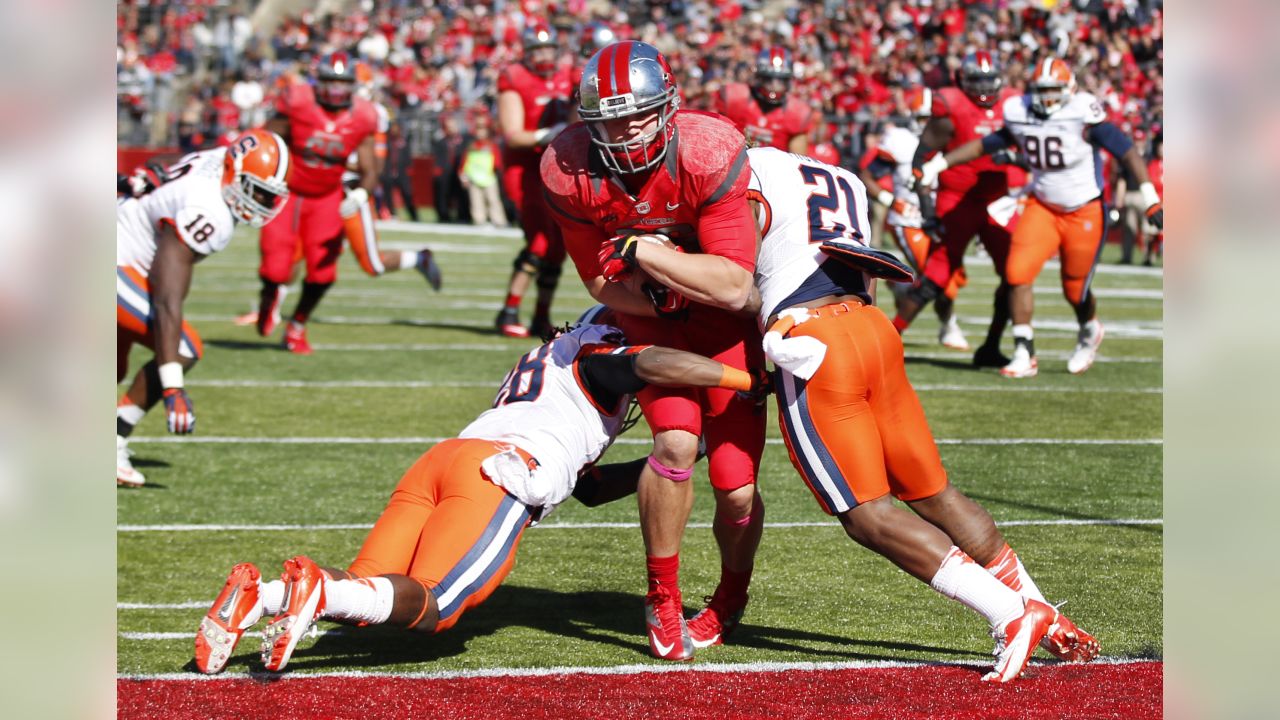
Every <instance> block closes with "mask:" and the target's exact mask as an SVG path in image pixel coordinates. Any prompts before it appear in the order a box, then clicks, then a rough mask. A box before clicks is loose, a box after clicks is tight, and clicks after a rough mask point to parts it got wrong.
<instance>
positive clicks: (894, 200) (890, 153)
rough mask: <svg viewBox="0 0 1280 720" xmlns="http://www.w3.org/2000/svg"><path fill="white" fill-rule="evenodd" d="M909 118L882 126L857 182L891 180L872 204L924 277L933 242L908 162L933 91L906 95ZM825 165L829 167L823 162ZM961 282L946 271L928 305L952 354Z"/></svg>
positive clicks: (896, 289) (963, 345) (960, 345)
mask: <svg viewBox="0 0 1280 720" xmlns="http://www.w3.org/2000/svg"><path fill="white" fill-rule="evenodd" d="M906 105H907V112H908V113H909V115H908V119H907V121H906V127H903V126H900V125H895V124H890V125H887V126H885V129H884V132H883V133H882V134H881V137H880V144H879V147H878V148H877V150H876V157H875V158H874V159H873V160H872V161H871V163H870V164H869V165H867V167H865V168H863V169H862V172H861V176H862V178H861V179H862V182H863V183H865V184H866V186H867V187H879V180H880V178H882V177H884V176H885V175H889V176H890V177H891V178H892V179H893V192H889V191H888V190H883V189H882V190H880V191H879V192H878V193H877V194H876V196H875V198H874V199H875V201H876V202H878V203H880V204H881V205H883V206H884V207H886V208H887V209H888V211H889V212H888V216H887V217H886V218H885V224H886V225H888V226H889V232H890V234H892V235H893V239H894V242H896V243H897V245H898V249H900V250H901V251H902V254H903V256H904V257H906V259H907V263H908V264H910V265H911V269H912V270H913V271H915V273H916V275H917V276H922V275H923V274H924V266H925V260H926V259H927V258H928V256H929V251H930V250H931V249H932V248H933V238H931V237H930V236H929V234H928V233H926V232H925V231H924V229H923V228H922V227H921V226H922V224H923V222H924V217H923V215H921V213H920V205H919V204H918V203H919V201H918V200H917V197H916V191H915V177H914V176H913V174H912V172H911V159H912V158H913V157H915V154H916V147H917V146H918V145H919V144H920V137H919V136H920V132H921V130H922V129H923V124H924V123H927V122H928V121H929V112H930V109H931V107H932V106H933V92H932V91H931V90H929V88H927V87H918V88H914V89H912V90H911V91H910V92H909V93H907V96H906ZM828 164H830V163H828ZM966 283H967V279H966V277H965V271H964V268H963V267H959V268H956V269H955V270H953V271H952V272H951V277H950V278H949V279H948V280H947V284H946V286H945V287H943V289H942V292H941V293H939V294H938V296H937V298H936V299H935V300H934V302H933V307H934V310H935V311H936V312H937V313H938V323H939V325H940V327H939V328H938V342H939V343H941V344H942V346H943V347H948V348H952V349H953V350H968V349H969V341H968V340H966V339H965V337H964V332H963V331H962V330H960V323H958V322H956V317H955V299H956V294H957V293H959V292H960V288H962V287H964V286H965V284H966ZM890 287H891V288H892V289H893V296H894V302H895V303H896V304H897V305H899V306H901V304H902V298H903V296H904V295H905V293H906V292H907V289H908V288H909V287H912V286H909V285H903V284H901V283H893V284H892V285H891V286H890Z"/></svg>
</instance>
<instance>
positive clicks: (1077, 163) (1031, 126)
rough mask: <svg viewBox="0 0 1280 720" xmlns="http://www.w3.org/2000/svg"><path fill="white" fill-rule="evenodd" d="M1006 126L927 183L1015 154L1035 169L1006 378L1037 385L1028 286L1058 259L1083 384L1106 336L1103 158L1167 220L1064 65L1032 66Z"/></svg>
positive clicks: (1017, 252) (1015, 283)
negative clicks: (1098, 294) (1100, 272)
mask: <svg viewBox="0 0 1280 720" xmlns="http://www.w3.org/2000/svg"><path fill="white" fill-rule="evenodd" d="M1003 114H1004V121H1005V124H1004V127H1003V128H1002V129H1000V130H997V131H996V132H993V133H991V134H989V135H987V136H985V137H982V138H979V139H977V140H973V141H972V142H969V143H966V144H965V145H962V146H961V147H959V148H957V149H955V150H953V151H951V152H949V153H947V154H946V155H945V156H941V157H939V158H936V159H934V160H930V161H929V162H928V163H926V164H925V165H926V172H925V174H924V177H923V178H922V179H923V180H926V181H927V179H928V176H929V175H931V174H932V173H934V172H936V171H942V170H945V169H947V168H951V167H953V166H960V168H963V167H964V166H965V163H972V162H973V161H975V160H976V159H977V158H981V157H984V156H986V155H989V154H991V153H994V152H998V151H1000V150H1002V149H1004V148H1007V147H1015V146H1016V147H1019V148H1020V149H1021V150H1022V152H1023V154H1024V155H1026V157H1027V161H1028V162H1030V163H1031V167H1032V168H1033V171H1032V185H1031V196H1030V197H1028V198H1027V203H1026V208H1025V209H1024V210H1023V211H1022V218H1021V219H1020V220H1019V221H1018V227H1017V229H1016V230H1015V231H1014V233H1013V242H1012V246H1011V248H1010V250H1009V260H1008V265H1007V268H1006V271H1005V279H1006V281H1007V282H1008V284H1009V305H1010V310H1011V313H1012V316H1013V341H1014V354H1013V359H1012V360H1011V361H1010V362H1009V364H1007V365H1005V366H1004V367H1003V368H1001V370H1000V374H1001V375H1004V376H1005V377H1011V378H1028V377H1034V376H1035V375H1036V373H1037V372H1038V363H1037V361H1036V351H1035V344H1034V334H1033V332H1032V329H1031V316H1032V312H1033V310H1034V309H1035V296H1034V294H1033V293H1032V285H1033V284H1034V283H1035V279H1036V276H1037V275H1039V274H1040V269H1041V268H1043V267H1044V264H1045V262H1046V261H1047V260H1049V258H1051V257H1053V256H1054V255H1055V254H1058V255H1060V256H1061V263H1062V267H1061V276H1062V294H1063V295H1064V296H1066V299H1067V302H1068V303H1070V305H1071V307H1072V308H1073V309H1074V310H1075V314H1076V320H1077V321H1078V322H1079V323H1080V333H1079V336H1078V339H1077V343H1076V348H1075V351H1074V352H1072V354H1071V357H1070V359H1068V360H1067V370H1068V371H1069V372H1070V373H1071V374H1073V375H1078V374H1080V373H1083V372H1084V371H1086V370H1088V369H1089V368H1090V367H1091V366H1092V365H1093V361H1094V359H1095V358H1096V357H1097V355H1098V346H1099V345H1100V344H1101V343H1102V336H1103V329H1102V324H1101V323H1099V322H1098V307H1097V299H1096V298H1095V297H1094V294H1093V293H1092V292H1091V291H1090V284H1091V282H1092V280H1093V270H1094V268H1095V267H1096V266H1097V263H1098V259H1099V258H1100V257H1101V255H1102V246H1103V242H1104V241H1105V239H1106V217H1107V214H1106V212H1105V210H1104V209H1103V207H1102V189H1103V188H1102V182H1101V180H1102V172H1101V169H1100V160H1101V158H1100V157H1099V155H1098V151H1099V149H1102V150H1106V151H1107V152H1108V153H1110V154H1111V156H1112V157H1114V158H1116V159H1117V160H1119V161H1120V162H1121V163H1123V164H1124V166H1125V168H1126V169H1127V170H1128V171H1129V173H1130V174H1131V175H1132V177H1134V178H1136V179H1137V181H1138V183H1139V185H1138V188H1139V191H1140V192H1141V194H1142V202H1143V206H1144V209H1145V214H1146V217H1147V218H1148V220H1149V221H1150V222H1151V223H1152V224H1153V225H1154V226H1155V227H1157V228H1160V227H1163V225H1164V211H1163V210H1162V208H1161V204H1160V196H1159V194H1157V193H1156V189H1155V187H1154V186H1153V185H1152V184H1151V179H1150V178H1149V177H1148V176H1147V168H1146V166H1145V165H1144V164H1143V161H1142V156H1141V155H1140V154H1139V153H1138V150H1137V148H1135V147H1134V145H1133V141H1132V140H1130V139H1129V137H1128V136H1127V135H1125V134H1124V132H1123V131H1122V130H1120V129H1119V128H1117V127H1116V126H1115V125H1113V124H1111V123H1110V122H1107V120H1106V117H1107V116H1106V113H1104V112H1103V110H1102V106H1101V105H1100V104H1099V103H1098V100H1097V98H1095V97H1094V96H1093V95H1091V94H1090V93H1087V92H1076V81H1075V75H1074V74H1073V73H1072V72H1071V68H1069V67H1067V64H1066V63H1065V62H1063V61H1062V60H1058V59H1056V58H1045V59H1043V60H1041V61H1040V62H1039V63H1037V64H1036V66H1035V70H1034V71H1033V73H1032V76H1031V78H1030V82H1029V83H1028V92H1027V93H1026V94H1025V95H1019V96H1015V97H1011V98H1009V99H1008V100H1006V101H1005V102H1004V113H1003Z"/></svg>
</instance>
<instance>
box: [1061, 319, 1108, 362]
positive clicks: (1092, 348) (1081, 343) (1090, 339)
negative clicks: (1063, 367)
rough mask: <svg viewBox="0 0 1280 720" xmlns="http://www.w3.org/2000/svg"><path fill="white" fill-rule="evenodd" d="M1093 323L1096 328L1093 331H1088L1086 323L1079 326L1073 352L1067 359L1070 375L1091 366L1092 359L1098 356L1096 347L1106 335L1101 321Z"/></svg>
mask: <svg viewBox="0 0 1280 720" xmlns="http://www.w3.org/2000/svg"><path fill="white" fill-rule="evenodd" d="M1094 325H1096V327H1097V328H1098V329H1097V330H1096V331H1095V332H1089V326H1088V325H1085V326H1084V327H1082V328H1080V335H1079V337H1078V339H1077V342H1076V349H1075V352H1073V353H1071V358H1070V359H1068V360H1067V372H1069V373H1071V374H1072V375H1079V374H1080V373H1082V372H1084V371H1085V370H1088V369H1089V368H1091V367H1093V361H1094V360H1096V359H1097V358H1098V347H1099V346H1101V345H1102V337H1103V336H1104V335H1106V331H1105V330H1103V329H1102V323H1100V322H1095V323H1094Z"/></svg>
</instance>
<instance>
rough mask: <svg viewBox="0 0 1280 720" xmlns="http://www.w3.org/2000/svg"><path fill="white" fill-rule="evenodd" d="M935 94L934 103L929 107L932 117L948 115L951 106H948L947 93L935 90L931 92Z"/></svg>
mask: <svg viewBox="0 0 1280 720" xmlns="http://www.w3.org/2000/svg"><path fill="white" fill-rule="evenodd" d="M930 95H932V96H933V103H932V104H931V106H930V107H929V115H930V117H936V118H940V117H947V116H948V115H950V114H951V108H949V107H947V96H946V93H943V92H941V91H935V92H932V93H930Z"/></svg>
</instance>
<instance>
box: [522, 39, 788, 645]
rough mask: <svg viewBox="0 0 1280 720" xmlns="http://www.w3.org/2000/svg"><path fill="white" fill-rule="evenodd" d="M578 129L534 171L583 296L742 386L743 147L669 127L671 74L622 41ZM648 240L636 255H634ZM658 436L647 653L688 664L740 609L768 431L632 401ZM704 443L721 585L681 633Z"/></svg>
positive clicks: (708, 122) (673, 93)
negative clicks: (693, 482) (684, 558)
mask: <svg viewBox="0 0 1280 720" xmlns="http://www.w3.org/2000/svg"><path fill="white" fill-rule="evenodd" d="M579 94H580V99H579V105H578V114H579V115H580V116H581V118H582V119H583V120H584V121H585V122H582V123H576V124H574V125H573V126H572V127H570V128H569V129H567V130H566V131H564V132H563V133H562V134H561V135H560V136H559V137H557V138H556V140H555V142H553V143H552V144H551V146H550V147H549V148H548V149H547V151H546V152H545V153H544V154H543V156H542V167H541V175H542V180H543V183H544V184H545V186H546V193H547V204H548V207H549V208H550V209H551V213H552V215H553V216H554V217H555V219H556V221H557V223H558V224H559V226H560V229H561V230H562V231H563V233H564V238H565V245H566V247H567V249H568V252H569V254H570V256H572V257H573V261H574V264H575V265H576V266H577V269H578V274H579V275H580V276H581V278H582V281H583V282H584V283H585V284H586V286H587V290H588V291H589V292H590V293H591V295H592V297H594V298H595V299H596V300H597V301H599V302H602V303H604V304H606V305H608V306H609V307H610V308H612V309H614V310H615V311H617V312H618V313H619V316H620V319H619V321H618V325H619V327H621V328H622V329H623V330H624V332H626V333H627V334H628V337H631V336H633V335H634V337H635V338H636V339H637V341H638V342H646V343H649V342H658V341H661V342H662V343H664V344H666V345H668V346H671V347H676V348H680V349H684V350H690V351H692V352H696V353H699V354H702V355H705V356H707V357H711V358H712V359H715V360H718V361H720V362H723V363H725V364H727V365H730V366H732V367H736V368H739V369H742V370H746V369H748V368H756V367H761V362H762V358H763V352H762V349H761V345H760V343H761V336H760V331H759V329H758V328H757V327H756V323H755V321H754V320H753V319H752V318H750V317H749V316H748V315H746V314H742V313H741V311H742V310H743V308H744V307H746V306H747V304H748V301H749V300H750V298H751V297H752V293H753V292H754V287H753V279H752V273H753V272H754V269H755V255H756V238H757V236H758V233H757V230H756V226H755V222H754V219H753V218H752V215H751V210H750V208H749V207H748V205H747V199H746V191H747V181H748V177H749V176H750V174H751V167H750V164H749V162H748V161H747V155H746V148H745V141H744V139H743V137H742V134H741V133H740V132H738V131H737V129H735V128H734V127H733V125H732V124H731V123H730V122H729V121H728V120H726V119H725V118H723V117H720V116H718V115H714V114H710V113H700V112H691V111H678V107H679V93H678V91H677V88H676V85H675V78H674V76H673V75H672V72H671V68H670V66H669V65H668V64H667V61H666V58H664V57H663V56H662V55H661V54H660V53H659V52H658V51H657V49H655V48H654V47H653V46H651V45H647V44H645V43H641V42H635V41H626V42H619V43H614V44H612V45H609V46H607V47H605V48H604V49H603V50H601V51H600V52H599V53H597V54H596V55H595V57H593V58H592V59H591V61H590V62H588V63H587V66H586V68H585V70H584V73H583V78H582V83H581V85H580V86H579ZM646 240H647V241H646ZM638 397H639V400H640V407H641V409H642V410H643V411H644V415H645V418H646V419H647V420H648V422H649V426H650V428H651V429H652V431H653V433H654V449H653V454H652V455H651V456H650V457H649V460H648V464H647V465H646V467H645V468H644V470H643V472H642V475H641V477H640V481H639V488H638V491H637V495H638V502H639V506H640V524H641V529H642V534H643V536H644V544H645V552H646V554H647V561H648V573H649V592H648V595H647V596H646V598H645V608H646V620H647V623H648V632H649V647H650V650H651V651H652V652H653V654H654V655H655V656H657V657H660V658H664V659H669V660H687V659H689V658H690V657H692V655H693V649H694V647H705V646H708V645H715V644H719V643H720V642H721V639H722V638H723V637H724V636H725V635H727V634H728V633H729V632H731V631H732V630H733V628H734V627H736V625H737V623H738V620H739V618H740V617H741V615H742V612H743V610H744V609H745V608H746V604H747V586H748V584H749V583H750V580H751V572H752V568H753V563H754V559H755V551H756V548H757V546H758V544H759V541H760V532H761V529H762V527H763V523H764V504H763V502H762V501H761V499H760V495H759V494H758V493H757V492H756V488H755V478H756V474H757V470H758V468H759V461H760V454H761V451H762V450H763V448H764V420H765V418H764V415H763V414H761V413H760V412H758V410H757V408H756V407H754V406H753V404H752V403H751V402H750V401H747V400H745V399H743V398H740V397H737V396H735V395H734V393H732V392H727V393H725V392H719V391H718V390H716V389H711V390H706V391H703V392H690V391H684V390H673V389H665V388H664V389H657V388H650V389H647V390H643V391H641V392H640V393H639V395H638ZM699 436H701V437H702V438H703V439H704V440H705V441H706V449H707V457H708V462H709V466H710V468H709V475H710V479H711V484H712V487H713V488H714V494H715V499H716V517H715V521H714V523H713V528H714V534H715V538H716V541H717V543H718V544H719V546H720V558H721V576H720V584H719V586H718V587H717V588H716V591H715V593H714V595H713V596H712V597H711V598H710V600H709V604H708V605H707V607H706V609H704V610H703V611H702V612H700V613H699V614H698V615H697V616H695V617H694V618H693V619H691V620H689V621H688V623H687V625H686V622H685V619H684V617H683V613H682V609H681V593H680V587H679V584H678V573H679V563H680V559H679V551H680V543H681V539H682V536H683V534H684V528H685V523H686V521H687V520H688V517H689V509H690V507H691V504H692V501H693V490H692V487H691V486H690V484H689V483H688V482H687V481H688V480H689V477H690V475H691V474H692V467H693V464H694V462H695V459H696V457H697V452H698V439H699Z"/></svg>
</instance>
